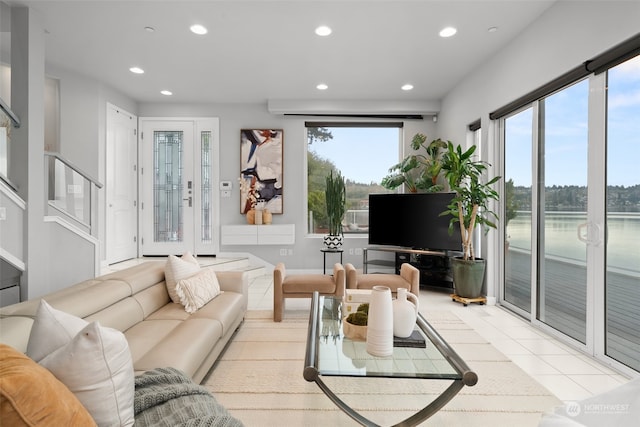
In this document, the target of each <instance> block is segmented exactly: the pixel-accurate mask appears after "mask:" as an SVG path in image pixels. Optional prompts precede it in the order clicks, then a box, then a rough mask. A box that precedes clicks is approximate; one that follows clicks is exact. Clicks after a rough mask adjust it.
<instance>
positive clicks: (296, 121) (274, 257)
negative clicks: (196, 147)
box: [138, 104, 436, 271]
mask: <svg viewBox="0 0 640 427" xmlns="http://www.w3.org/2000/svg"><path fill="white" fill-rule="evenodd" d="M138 113H139V117H194V116H197V117H218V118H219V119H220V158H221V162H220V175H219V177H220V180H221V181H231V182H232V183H233V191H232V193H231V194H232V197H231V198H229V199H220V200H221V206H220V224H221V225H226V224H243V223H246V221H245V217H244V215H242V214H240V194H239V190H238V177H239V171H240V130H241V129H257V128H267V129H283V130H284V152H283V163H284V171H283V176H284V192H283V195H284V206H283V214H282V215H274V216H273V223H274V224H291V223H293V224H295V226H296V244H295V245H293V246H285V245H283V246H253V247H252V246H221V248H220V249H221V251H222V252H248V251H249V252H251V253H252V254H254V255H256V256H258V257H259V258H262V259H264V260H265V261H267V262H268V263H270V264H276V263H277V262H279V261H283V262H285V263H286V264H287V267H288V268H291V269H311V270H313V269H315V270H318V271H321V270H322V261H323V258H322V254H321V253H320V249H321V248H322V237H321V236H320V237H307V233H306V229H307V223H306V216H307V210H306V208H307V201H306V166H305V164H306V157H305V156H306V151H305V147H306V138H305V136H306V134H305V128H304V122H305V118H303V117H285V116H280V115H272V114H270V113H269V112H268V111H267V106H266V104H233V105H219V104H206V105H175V104H141V105H140V106H139V110H138ZM306 120H313V119H312V118H306ZM416 132H423V133H426V134H427V136H429V137H430V138H431V137H433V138H435V137H436V135H435V124H434V123H433V121H432V120H431V118H428V119H425V120H416V121H406V122H405V127H404V134H405V144H406V145H408V144H409V143H410V141H411V138H412V137H413V135H414V134H415V133H416ZM354 160H355V159H354ZM392 164H393V162H390V163H389V166H391V165H392ZM366 246H367V240H366V238H362V237H359V238H358V237H353V238H352V237H348V238H347V239H346V243H345V253H344V258H343V262H351V263H353V264H354V265H355V266H356V267H361V266H362V255H349V249H354V248H363V247H366ZM281 248H284V249H292V250H293V255H292V256H289V255H287V256H286V257H281V256H280V249H281ZM336 261H337V259H335V258H330V256H328V257H327V264H328V265H330V263H333V262H336ZM331 265H332V264H331Z"/></svg>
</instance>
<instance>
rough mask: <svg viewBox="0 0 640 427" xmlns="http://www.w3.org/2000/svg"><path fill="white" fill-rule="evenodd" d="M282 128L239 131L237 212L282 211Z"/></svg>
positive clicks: (277, 212) (276, 212) (278, 212)
mask: <svg viewBox="0 0 640 427" xmlns="http://www.w3.org/2000/svg"><path fill="white" fill-rule="evenodd" d="M283 138H284V135H283V131H282V129H242V130H241V131H240V213H242V214H246V213H247V212H248V211H250V210H251V209H267V210H269V212H271V213H272V214H281V213H282V206H283V205H282V190H283V189H282V144H283Z"/></svg>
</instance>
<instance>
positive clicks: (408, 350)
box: [309, 296, 463, 380]
mask: <svg viewBox="0 0 640 427" xmlns="http://www.w3.org/2000/svg"><path fill="white" fill-rule="evenodd" d="M314 303H315V304H317V308H318V310H317V328H316V331H317V334H315V335H316V336H315V337H311V336H309V339H310V340H311V339H313V340H315V346H316V364H315V366H316V368H317V373H318V374H320V375H325V376H366V377H400V378H427V379H453V380H457V379H462V377H463V372H460V371H458V370H456V369H455V364H452V363H451V357H450V355H448V354H446V351H443V350H442V348H441V346H439V345H438V344H440V341H443V340H442V339H441V338H440V337H439V336H437V337H436V336H433V333H435V331H433V330H432V327H431V326H430V325H429V324H428V322H427V321H426V320H425V319H424V318H423V317H422V315H420V316H419V319H418V322H417V323H416V329H417V330H418V331H419V333H420V334H421V335H422V336H423V337H424V338H425V342H426V348H413V347H394V349H393V355H392V356H389V357H376V356H372V355H370V354H369V353H368V352H367V350H366V342H365V341H357V340H352V339H350V338H347V337H346V336H345V335H344V333H343V330H342V318H343V307H342V299H340V298H335V297H323V296H319V297H318V299H317V300H316V301H314ZM436 335H437V334H436ZM447 348H448V346H447Z"/></svg>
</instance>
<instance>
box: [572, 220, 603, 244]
mask: <svg viewBox="0 0 640 427" xmlns="http://www.w3.org/2000/svg"><path fill="white" fill-rule="evenodd" d="M578 240H580V241H581V242H583V243H586V244H591V245H594V246H598V245H599V244H600V242H602V237H601V235H600V225H598V224H596V223H595V222H585V223H582V224H580V225H578Z"/></svg>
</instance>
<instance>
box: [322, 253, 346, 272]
mask: <svg viewBox="0 0 640 427" xmlns="http://www.w3.org/2000/svg"><path fill="white" fill-rule="evenodd" d="M320 252H322V256H323V260H322V274H327V254H340V264H342V253H343V252H344V251H343V250H342V249H320Z"/></svg>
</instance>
